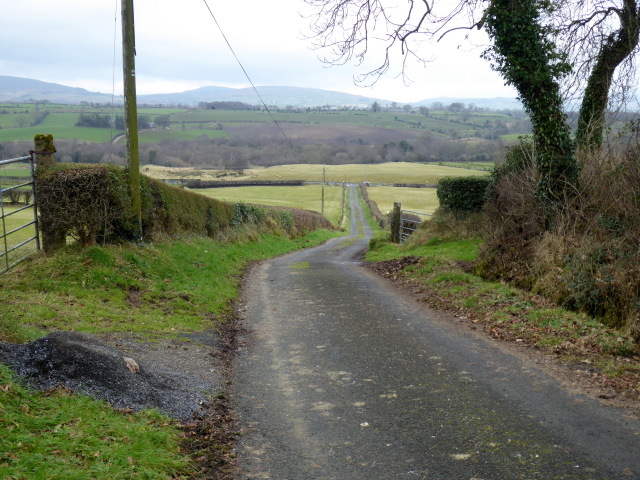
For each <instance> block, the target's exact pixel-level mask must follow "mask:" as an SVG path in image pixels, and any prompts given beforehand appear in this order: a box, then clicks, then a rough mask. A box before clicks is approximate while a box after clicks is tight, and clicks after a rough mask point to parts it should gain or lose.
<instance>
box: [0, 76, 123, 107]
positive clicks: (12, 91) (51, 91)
mask: <svg viewBox="0 0 640 480" xmlns="http://www.w3.org/2000/svg"><path fill="white" fill-rule="evenodd" d="M34 100H49V101H50V102H53V103H70V104H78V103H80V102H82V101H85V102H111V95H110V94H108V93H97V92H90V91H89V90H85V89H84V88H78V87H67V86H65V85H60V84H58V83H49V82H42V81H40V80H33V79H31V78H21V77H7V76H0V101H2V102H14V103H16V102H30V101H34ZM119 102H120V103H122V98H120V99H119Z"/></svg>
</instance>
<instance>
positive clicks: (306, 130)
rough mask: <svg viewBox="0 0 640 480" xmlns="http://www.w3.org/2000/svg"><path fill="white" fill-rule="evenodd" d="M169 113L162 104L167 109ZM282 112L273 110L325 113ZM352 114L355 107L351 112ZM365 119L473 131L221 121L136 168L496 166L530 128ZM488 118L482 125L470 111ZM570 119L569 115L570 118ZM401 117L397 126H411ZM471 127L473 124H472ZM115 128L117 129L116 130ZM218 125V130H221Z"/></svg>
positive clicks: (72, 146) (92, 153)
mask: <svg viewBox="0 0 640 480" xmlns="http://www.w3.org/2000/svg"><path fill="white" fill-rule="evenodd" d="M165 108H166V106H165ZM328 108H329V107H328V106H324V107H322V106H320V107H315V109H311V108H304V109H296V108H294V107H286V108H285V109H279V110H278V112H295V113H300V111H303V112H307V111H323V110H326V109H328ZM207 109H208V110H211V109H217V110H227V109H229V110H256V109H257V107H255V106H252V105H249V104H246V103H243V102H202V103H201V104H200V108H199V110H207ZM348 110H352V109H348ZM360 110H361V111H363V113H364V112H366V113H368V114H370V113H372V112H373V113H376V112H379V111H384V112H391V113H395V112H397V113H398V115H400V114H402V113H405V114H406V113H409V114H413V116H414V117H415V119H416V120H415V123H416V124H418V123H419V122H420V119H421V118H422V119H436V120H440V121H442V120H444V121H446V122H450V124H451V125H452V126H458V127H459V126H460V125H465V126H467V125H468V126H469V128H470V129H472V130H473V132H472V133H471V134H467V135H461V134H460V133H459V132H460V131H459V130H456V129H454V128H451V129H447V128H446V127H444V128H443V127H440V128H431V129H426V128H412V127H413V126H412V125H406V128H383V127H371V126H367V125H365V126H362V125H359V126H354V125H349V126H348V127H349V128H346V127H345V128H336V127H342V126H341V125H333V127H334V128H333V129H332V128H330V127H331V126H327V125H313V126H309V125H304V126H302V125H295V124H287V131H288V136H289V138H285V137H284V136H283V135H282V133H281V132H280V131H279V129H278V128H277V127H276V126H275V125H274V124H265V123H253V124H252V123H238V124H225V125H224V130H225V132H226V133H227V135H228V138H224V137H219V138H211V137H209V136H206V135H202V136H200V137H198V138H195V139H189V140H186V139H164V140H161V141H159V142H157V143H141V144H140V164H141V165H159V166H166V167H190V166H193V167H199V168H219V169H243V168H250V167H253V166H265V167H267V166H274V165H288V164H298V163H312V164H313V163H315V164H327V165H332V164H333V165H335V164H351V163H353V164H376V163H386V162H401V161H408V162H431V163H434V162H435V163H438V162H469V161H472V162H473V161H475V162H496V161H498V162H499V161H500V160H501V159H502V155H503V150H504V149H503V147H504V146H505V144H504V141H503V140H502V136H504V135H509V134H512V135H514V134H526V133H528V132H530V123H529V119H528V117H527V115H526V114H525V113H524V112H523V111H519V110H516V111H514V110H508V111H495V110H494V111H491V110H488V109H484V108H477V107H474V106H473V105H465V104H463V103H461V102H453V103H451V104H450V105H447V106H445V105H442V104H437V103H434V104H433V105H432V106H431V108H427V107H418V108H414V107H412V106H411V105H399V104H390V105H386V106H383V105H380V104H378V103H377V102H375V103H374V104H372V105H371V106H370V108H369V109H367V110H362V109H360ZM474 113H475V114H478V113H489V115H487V116H486V119H484V120H483V121H482V122H478V121H477V120H474V119H473V114H474ZM570 117H571V116H570ZM113 118H114V117H113V116H112V115H106V114H100V113H96V112H95V111H94V112H91V113H88V112H83V113H80V114H79V117H78V123H77V124H76V125H78V126H94V127H96V128H107V127H116V129H117V130H120V129H121V128H118V127H123V126H124V120H123V117H122V116H120V115H116V116H115V121H114V120H113ZM404 118H406V117H401V116H398V117H396V121H397V122H398V123H405V124H406V123H412V121H411V120H409V121H407V120H404ZM140 120H141V122H139V125H140V128H150V127H155V128H156V129H159V128H162V129H165V128H169V127H170V126H171V120H170V115H166V114H165V115H158V116H155V117H153V116H151V117H150V116H149V115H142V116H141V119H140ZM474 122H475V123H474ZM114 123H115V125H114ZM219 128H222V126H221V125H219ZM30 149H32V145H31V144H30V142H26V141H13V142H5V143H4V144H1V145H0V150H2V152H1V153H2V157H4V158H11V157H14V156H20V155H23V154H24V152H26V151H29V150H30ZM56 149H57V154H56V158H57V159H58V161H61V162H66V163H115V164H122V163H124V157H125V150H124V145H123V144H121V143H116V144H114V143H112V142H104V143H94V142H86V141H82V140H66V139H56Z"/></svg>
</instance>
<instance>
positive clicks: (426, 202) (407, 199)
mask: <svg viewBox="0 0 640 480" xmlns="http://www.w3.org/2000/svg"><path fill="white" fill-rule="evenodd" d="M367 192H368V194H369V198H371V199H372V200H374V201H375V202H376V203H377V204H378V208H379V209H380V211H381V212H382V213H386V212H390V211H391V210H393V204H394V203H395V202H400V204H401V205H402V209H403V210H411V211H414V212H420V213H429V214H431V213H433V212H434V211H435V210H436V209H437V208H438V206H439V202H438V197H437V195H436V189H435V188H405V187H368V188H367Z"/></svg>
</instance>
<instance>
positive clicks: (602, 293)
mask: <svg viewBox="0 0 640 480" xmlns="http://www.w3.org/2000/svg"><path fill="white" fill-rule="evenodd" d="M525 151H526V150H521V152H520V153H522V152H525ZM638 153H639V152H637V151H636V149H631V150H629V151H627V152H614V151H609V152H602V153H600V154H598V155H585V154H584V153H583V154H581V155H580V157H579V160H580V165H581V170H580V176H579V182H578V186H577V188H576V190H575V192H573V195H572V196H571V197H569V198H567V199H565V201H564V203H563V205H562V208H560V209H557V210H554V211H552V212H549V208H548V205H546V204H544V203H543V202H542V201H541V199H540V198H538V196H537V195H536V185H537V179H538V174H537V171H536V168H535V166H533V165H532V164H531V162H529V161H528V160H527V159H528V158H529V157H528V155H525V156H524V157H522V156H521V158H520V159H518V158H515V159H513V161H512V162H511V163H508V164H505V165H504V166H503V167H502V169H501V171H500V172H498V173H496V174H495V175H494V177H493V184H492V187H491V190H490V195H489V197H488V200H487V203H486V204H485V208H484V213H485V217H486V229H485V231H484V234H483V238H484V244H483V247H482V249H481V252H480V257H479V261H478V264H477V273H479V274H480V275H482V276H483V277H485V278H488V279H500V280H506V281H510V282H512V283H514V284H515V285H517V286H520V287H523V288H527V289H531V290H532V291H533V292H534V293H538V294H542V295H544V296H545V297H547V298H549V299H551V300H553V301H555V302H557V303H558V304H560V305H563V306H566V307H569V308H571V309H574V310H578V311H582V312H585V313H588V314H589V315H591V316H593V317H595V318H598V319H600V320H601V321H602V322H603V323H605V324H607V325H609V326H612V327H617V328H625V329H626V330H627V331H628V332H630V333H631V334H633V335H635V336H637V337H638V338H640V251H639V250H638V248H637V239H638V238H640V195H639V194H638V192H640V156H639V155H638ZM550 213H551V214H550Z"/></svg>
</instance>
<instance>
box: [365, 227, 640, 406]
mask: <svg viewBox="0 0 640 480" xmlns="http://www.w3.org/2000/svg"><path fill="white" fill-rule="evenodd" d="M475 231H477V229H476V228H475V226H474V225H473V222H466V223H465V222H456V221H454V219H453V218H448V217H446V216H443V215H441V214H437V215H436V216H435V218H434V220H433V221H432V222H426V223H425V224H423V226H422V228H421V229H420V230H419V231H418V232H417V233H416V234H415V235H414V237H413V238H411V239H410V240H408V241H407V242H406V243H405V244H403V245H396V244H392V243H390V242H389V241H388V233H386V232H385V233H379V234H378V235H377V236H376V238H375V239H373V240H372V241H371V249H370V251H369V252H368V254H367V260H369V261H372V262H379V263H377V264H376V265H375V266H374V268H375V269H376V270H377V271H378V272H379V273H381V274H383V275H384V276H386V277H388V278H391V279H394V280H395V281H397V282H399V283H401V284H402V285H403V286H404V287H405V288H407V289H409V290H410V291H412V292H413V293H414V294H415V295H416V296H417V297H418V298H419V299H420V300H421V301H424V302H426V303H427V304H429V305H430V306H433V307H436V308H438V309H443V310H447V311H449V312H451V313H453V315H454V316H455V318H456V319H457V321H460V322H464V323H468V324H470V326H471V328H479V329H482V330H484V331H485V332H486V333H487V334H489V335H490V336H492V337H494V338H496V339H499V340H504V341H510V342H514V343H516V344H519V345H522V346H529V347H532V348H534V349H535V350H537V351H541V352H545V354H546V355H551V356H555V357H556V358H558V359H559V360H560V361H561V362H563V363H565V364H568V365H570V366H571V368H572V369H575V370H576V371H579V372H581V373H580V375H583V376H585V381H588V382H590V383H591V384H592V385H598V386H600V387H603V388H614V389H615V391H616V392H615V394H611V395H613V397H612V398H615V397H616V396H620V397H621V398H625V399H627V400H630V401H632V402H637V401H638V400H640V355H639V354H640V352H639V351H638V346H637V344H636V342H635V341H634V340H633V338H632V337H631V336H630V335H628V334H626V333H625V332H624V331H622V330H617V329H613V328H610V327H607V326H605V325H604V324H602V323H601V322H599V321H597V320H595V319H593V318H591V317H589V316H588V315H586V314H583V313H576V312H571V311H568V310H565V309H563V308H560V307H558V306H556V305H554V304H552V303H551V302H549V301H546V300H544V299H543V298H541V297H539V296H536V295H534V294H532V293H530V292H526V291H523V290H519V289H517V288H514V287H512V286H509V285H507V284H505V283H499V282H487V281H484V280H482V279H481V278H480V277H478V276H477V275H474V273H473V265H474V262H475V260H476V259H477V256H478V252H479V249H480V245H481V243H482V240H481V239H480V237H479V236H477V235H475V234H474V232H475ZM606 395H609V394H606ZM606 398H609V397H608V396H607V397H606ZM636 406H637V404H636Z"/></svg>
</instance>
